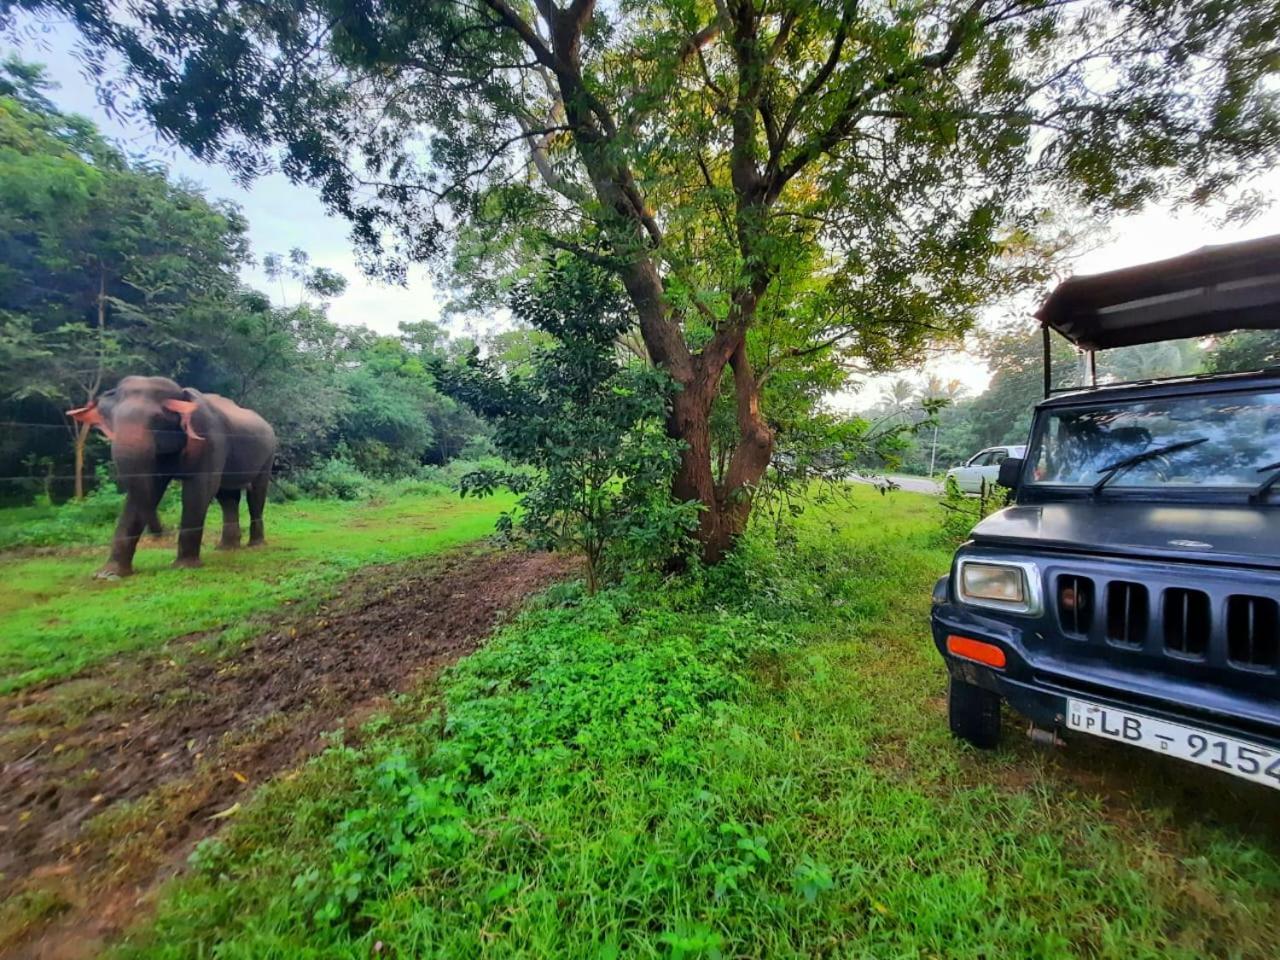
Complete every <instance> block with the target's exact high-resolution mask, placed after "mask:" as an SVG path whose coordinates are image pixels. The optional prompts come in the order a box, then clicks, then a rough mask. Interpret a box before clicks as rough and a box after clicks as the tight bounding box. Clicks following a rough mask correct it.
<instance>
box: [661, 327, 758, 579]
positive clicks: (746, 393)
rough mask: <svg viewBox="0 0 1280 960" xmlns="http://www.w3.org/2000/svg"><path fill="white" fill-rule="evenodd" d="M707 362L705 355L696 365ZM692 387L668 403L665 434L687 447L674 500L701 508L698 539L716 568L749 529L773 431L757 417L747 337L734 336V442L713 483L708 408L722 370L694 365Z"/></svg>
mask: <svg viewBox="0 0 1280 960" xmlns="http://www.w3.org/2000/svg"><path fill="white" fill-rule="evenodd" d="M707 359H709V358H708V357H707V355H706V354H705V353H704V354H703V355H701V356H700V357H699V360H700V361H706V360H707ZM695 366H696V368H697V369H696V373H695V376H694V377H693V379H692V382H691V383H690V384H689V385H688V386H686V387H685V388H684V389H683V390H681V391H680V392H679V393H678V394H677V395H676V397H675V400H674V402H673V403H672V411H671V419H670V422H669V424H668V431H669V433H670V434H671V435H672V436H673V437H676V438H677V439H679V440H682V441H683V442H684V444H685V448H684V451H683V452H682V454H681V457H680V465H679V468H678V469H677V471H676V475H675V478H674V479H673V481H672V495H673V497H674V498H675V499H677V500H685V501H689V500H692V501H696V502H697V503H699V504H701V505H702V512H701V514H700V515H699V518H698V531H697V540H698V543H699V544H700V545H701V547H702V559H703V560H704V561H705V562H706V563H718V562H719V561H720V560H722V559H723V558H724V555H725V554H726V553H727V552H728V551H729V550H730V549H731V548H732V547H733V545H734V543H735V541H736V540H737V539H738V537H739V536H740V535H741V534H742V532H743V531H744V530H746V528H747V522H748V520H750V518H751V508H752V505H753V503H754V500H755V491H756V486H757V484H759V482H760V478H761V477H763V476H764V472H765V470H766V469H768V466H769V458H770V456H771V455H772V453H773V431H772V430H770V429H769V426H768V424H767V423H765V420H764V417H763V416H762V415H761V413H760V384H759V383H758V382H757V380H756V378H755V375H754V373H753V371H752V369H751V362H750V360H749V359H748V357H747V342H746V335H745V333H743V334H740V335H738V336H737V337H736V339H735V341H734V343H733V346H732V352H731V353H730V354H729V366H730V367H731V368H732V370H733V382H734V402H735V405H736V407H737V423H738V443H737V446H736V447H735V448H734V451H733V453H732V455H731V456H730V458H729V463H728V466H727V468H726V469H725V472H724V476H723V478H722V479H721V481H720V482H719V483H716V480H715V475H714V473H713V471H712V465H711V464H712V460H711V409H712V406H713V405H714V403H715V399H716V396H717V394H718V393H719V386H720V377H721V375H722V374H723V369H724V368H723V366H720V365H715V364H712V365H709V366H708V365H705V363H703V362H700V363H698V364H696V365H695Z"/></svg>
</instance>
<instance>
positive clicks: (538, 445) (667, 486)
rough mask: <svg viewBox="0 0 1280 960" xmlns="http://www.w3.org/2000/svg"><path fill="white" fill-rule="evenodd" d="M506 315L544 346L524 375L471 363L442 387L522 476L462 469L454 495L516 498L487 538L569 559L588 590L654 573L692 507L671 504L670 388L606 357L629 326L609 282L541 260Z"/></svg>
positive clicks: (662, 379)
mask: <svg viewBox="0 0 1280 960" xmlns="http://www.w3.org/2000/svg"><path fill="white" fill-rule="evenodd" d="M511 309H512V312H513V313H515V315H516V316H517V317H519V318H520V319H521V320H523V321H525V322H526V323H529V324H530V325H532V326H533V327H534V328H535V329H537V330H540V331H542V332H543V333H546V334H548V335H549V336H550V337H552V338H553V340H552V341H551V345H550V346H546V347H540V348H538V349H537V350H535V351H534V353H533V355H532V356H531V358H530V360H529V363H528V369H527V372H523V373H520V374H515V375H513V374H511V373H509V372H507V371H504V370H502V369H501V368H499V367H497V366H495V365H494V364H492V363H488V362H485V361H475V362H474V364H473V366H472V367H471V368H470V369H469V370H468V371H467V372H466V374H467V375H466V376H463V375H461V374H459V375H456V376H455V380H456V382H454V383H453V384H451V387H452V389H453V390H454V392H455V393H456V394H457V395H459V396H460V397H461V398H462V399H463V400H464V401H465V402H467V403H469V404H470V405H472V406H473V407H474V408H475V409H476V411H477V412H479V413H481V414H482V415H484V416H486V417H488V418H489V419H491V420H492V421H493V423H494V425H495V429H494V443H495V444H496V446H497V448H498V449H499V450H500V451H501V452H502V454H503V455H504V456H505V457H506V458H507V459H508V460H510V461H511V462H512V463H514V464H517V465H518V466H520V467H524V468H525V471H524V472H517V471H512V470H510V469H508V468H506V467H505V466H503V467H501V468H497V469H495V468H482V469H477V470H474V471H472V472H471V473H469V474H468V475H467V476H466V477H465V478H464V480H463V483H462V492H463V494H464V495H465V494H476V495H480V496H484V495H487V494H489V493H492V492H493V491H494V490H496V489H497V488H499V487H504V486H505V487H507V488H509V489H511V490H513V491H515V492H516V493H518V494H520V495H521V496H520V500H519V510H518V511H517V512H516V513H513V514H505V515H504V516H503V517H502V519H501V520H500V521H499V530H500V531H502V532H504V533H507V532H512V531H514V530H516V529H519V530H520V531H521V532H522V533H523V534H525V535H526V536H527V537H528V538H529V539H530V541H531V542H532V543H533V544H534V545H535V546H538V547H544V548H549V549H568V550H574V551H576V552H579V553H581V554H582V556H583V558H584V560H585V561H586V572H587V585H588V589H589V590H590V591H591V592H592V593H594V592H595V590H596V588H597V586H598V585H599V584H600V582H601V581H602V580H603V579H608V578H610V577H612V576H613V575H615V574H617V573H620V572H622V571H623V570H635V569H640V568H645V567H650V568H652V567H657V566H661V565H663V564H665V563H666V562H667V561H669V560H670V559H671V558H672V557H674V556H675V555H677V554H678V553H680V552H682V551H683V550H685V548H686V547H687V544H688V542H689V537H690V533H691V531H692V530H693V529H695V528H696V526H697V517H698V510H699V505H698V504H696V503H691V502H690V503H677V502H675V501H673V500H672V498H671V479H672V476H673V474H674V471H675V469H676V465H677V463H678V460H679V454H680V448H679V444H678V442H677V441H674V440H672V439H671V438H670V437H669V436H668V435H667V432H666V419H667V414H668V410H669V403H670V397H671V393H672V392H673V390H674V384H673V383H672V381H671V380H670V378H669V377H668V376H667V375H666V374H665V373H664V372H662V371H660V370H656V369H653V368H651V367H649V366H647V365H645V364H643V363H638V362H625V361H623V360H622V359H620V357H619V354H618V351H617V349H616V341H617V338H618V337H619V336H621V335H622V333H623V332H624V331H626V330H627V329H628V328H629V327H630V325H631V323H632V315H631V313H630V311H629V309H628V307H627V305H626V304H625V302H624V300H623V298H622V296H621V294H620V291H619V288H618V284H617V282H616V280H614V279H613V278H612V277H610V276H609V275H607V274H606V273H604V272H603V271H599V270H595V269H590V268H587V267H584V266H583V265H582V264H580V263H577V262H576V261H564V262H557V263H552V264H551V265H550V267H549V269H548V270H547V271H546V272H545V273H544V274H543V275H541V276H539V277H537V278H535V279H534V280H531V281H529V282H527V283H525V284H522V285H521V286H520V287H519V288H517V290H516V291H515V292H514V294H513V295H512V301H511ZM448 388H449V386H446V389H448Z"/></svg>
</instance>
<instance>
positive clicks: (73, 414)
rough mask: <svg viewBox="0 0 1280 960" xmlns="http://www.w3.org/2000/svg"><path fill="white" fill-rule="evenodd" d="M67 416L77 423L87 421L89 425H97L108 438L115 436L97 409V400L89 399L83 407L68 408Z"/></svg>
mask: <svg viewBox="0 0 1280 960" xmlns="http://www.w3.org/2000/svg"><path fill="white" fill-rule="evenodd" d="M67 416H68V417H70V418H71V419H72V420H74V421H76V422H77V423H87V424H88V425H89V426H90V427H97V428H98V429H99V430H101V431H102V432H103V433H104V434H106V437H107V439H108V440H114V439H115V438H116V435H115V433H113V432H112V430H111V428H110V427H109V426H107V421H106V420H104V419H103V417H102V411H101V410H99V409H98V401H97V400H90V401H89V402H88V403H87V404H85V405H84V406H83V407H76V408H75V409H74V410H68V411H67Z"/></svg>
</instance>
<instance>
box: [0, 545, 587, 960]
mask: <svg viewBox="0 0 1280 960" xmlns="http://www.w3.org/2000/svg"><path fill="white" fill-rule="evenodd" d="M567 574H568V568H567V565H566V561H565V560H564V559H562V558H559V557H553V556H549V555H547V554H511V553H498V552H494V551H489V550H475V549H468V550H461V551H457V552H454V553H451V554H447V555H444V556H440V557H433V558H430V559H427V560H421V561H414V562H411V563H408V564H401V565H397V566H395V567H384V568H376V569H372V570H368V571H364V572H362V573H361V574H359V575H357V576H356V577H355V578H354V579H353V580H350V581H348V582H347V583H346V584H344V585H343V587H342V588H341V590H340V594H339V595H338V596H336V597H334V598H332V599H330V600H329V601H326V602H323V603H321V604H319V605H318V606H316V607H313V608H312V609H311V610H310V611H309V612H308V613H307V614H306V615H305V616H299V615H297V614H294V615H293V617H292V618H290V616H289V615H288V613H287V612H286V613H281V614H280V615H279V616H278V617H277V619H276V621H275V622H274V623H273V624H271V625H270V626H269V627H267V628H266V629H265V630H264V632H263V634H262V635H261V636H260V637H258V639H256V640H254V641H253V642H251V643H249V644H246V645H244V646H241V647H238V648H237V649H236V650H234V651H233V652H231V653H229V654H227V655H225V656H221V657H218V656H212V655H207V654H200V653H198V652H196V649H197V647H199V646H200V642H201V641H202V640H207V639H208V638H200V637H192V638H187V639H185V640H183V641H179V642H177V643H176V644H173V645H171V649H170V650H169V651H168V652H167V653H165V654H164V655H161V656H152V657H144V658H137V657H135V658H132V659H131V660H123V661H120V662H116V663H111V664H108V665H106V666H104V667H99V668H96V669H95V670H94V671H92V672H90V673H89V674H86V675H83V676H80V677H77V678H74V679H71V680H67V681H63V682H59V683H55V684H51V685H48V686H44V687H40V688H35V689H31V690H25V691H23V692H21V693H19V694H16V695H13V696H9V697H3V698H0V762H2V764H3V766H0V903H7V904H8V905H7V906H6V907H3V908H0V911H2V912H0V955H3V956H5V957H24V958H25V957H33V958H35V957H39V958H59V960H63V958H71V957H82V956H91V955H93V954H94V953H95V952H96V951H97V950H98V949H99V948H100V947H101V946H102V944H103V943H105V942H107V941H109V939H110V938H111V936H112V935H113V934H115V933H117V932H118V931H119V930H120V929H121V928H123V927H124V926H125V925H127V924H128V923H129V922H131V921H133V920H135V919H136V918H137V914H138V911H139V910H140V909H145V903H146V902H147V900H148V895H149V893H150V892H151V891H153V890H154V889H155V887H156V885H157V883H158V882H159V881H160V880H163V879H164V878H165V877H167V876H168V875H169V874H171V873H172V872H173V871H174V870H176V869H180V865H181V863H182V862H183V860H184V858H185V856H186V853H187V852H188V851H189V850H190V848H191V846H192V845H193V844H194V843H195V842H196V841H197V840H199V839H201V838H203V837H205V836H207V835H209V834H210V833H212V832H213V831H214V830H216V829H217V828H218V826H219V825H221V823H223V822H225V821H226V820H227V819H230V817H232V816H234V812H235V809H236V804H238V803H240V802H242V801H244V800H247V798H248V796H249V794H250V793H251V792H252V791H253V790H254V789H256V788H257V787H258V786H259V785H261V784H262V783H263V782H264V781H265V780H267V779H269V778H271V777H272V776H273V775H275V774H277V773H279V772H281V771H284V770H287V769H289V768H291V767H294V766H296V765H297V764H298V763H300V762H301V761H302V760H304V759H305V758H306V757H307V756H309V755H310V754H312V753H314V752H315V751H317V750H318V749H320V748H321V747H322V746H323V745H324V742H325V741H324V739H323V737H322V735H323V734H324V733H326V732H327V731H331V730H334V729H337V728H339V727H341V726H343V723H344V721H347V722H350V721H353V720H359V719H360V718H361V717H363V716H367V715H368V713H369V712H370V711H372V710H374V709H376V708H377V707H378V705H379V704H380V703H382V702H384V701H385V698H386V697H387V696H388V695H390V694H393V693H395V692H398V691H402V690H406V689H409V688H411V687H414V686H416V685H419V684H421V683H422V682H423V681H424V680H426V679H429V678H430V677H431V676H432V675H433V674H435V673H436V672H438V671H439V670H440V669H441V668H442V667H444V666H447V665H448V664H450V663H452V662H453V661H455V660H456V659H458V658H459V657H461V656H463V655H464V654H466V653H468V652H469V651H471V650H473V649H475V647H476V646H477V645H478V644H479V643H480V642H481V641H482V640H483V639H484V637H485V636H486V635H488V634H489V633H490V632H491V631H492V629H493V628H494V626H495V624H497V623H498V622H499V621H500V620H501V619H502V618H503V617H504V616H506V615H508V614H509V613H510V612H511V611H513V610H514V609H515V608H517V607H518V606H519V604H520V602H521V601H522V600H523V599H524V598H525V597H526V596H527V595H528V594H529V593H531V592H534V591H536V590H538V589H540V588H542V587H544V586H546V585H547V584H549V583H551V582H552V581H554V580H556V579H560V578H563V577H565V576H566V575H567ZM174 647H177V649H176V650H175V649H173V648H174ZM179 661H181V662H179Z"/></svg>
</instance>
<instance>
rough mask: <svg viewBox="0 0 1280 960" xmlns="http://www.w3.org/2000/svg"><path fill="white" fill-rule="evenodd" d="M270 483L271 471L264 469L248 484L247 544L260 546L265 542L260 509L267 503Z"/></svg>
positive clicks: (265, 533) (265, 534)
mask: <svg viewBox="0 0 1280 960" xmlns="http://www.w3.org/2000/svg"><path fill="white" fill-rule="evenodd" d="M270 485H271V471H270V470H269V469H268V470H264V471H263V472H262V475H261V476H259V477H258V479H256V480H254V481H253V483H252V484H250V486H249V495H248V497H247V498H246V499H247V500H248V502H249V546H251V547H260V546H262V545H263V544H265V543H266V542H267V540H266V536H267V531H266V528H265V527H263V525H262V510H263V508H264V507H265V506H266V504H267V487H269V486H270Z"/></svg>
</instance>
